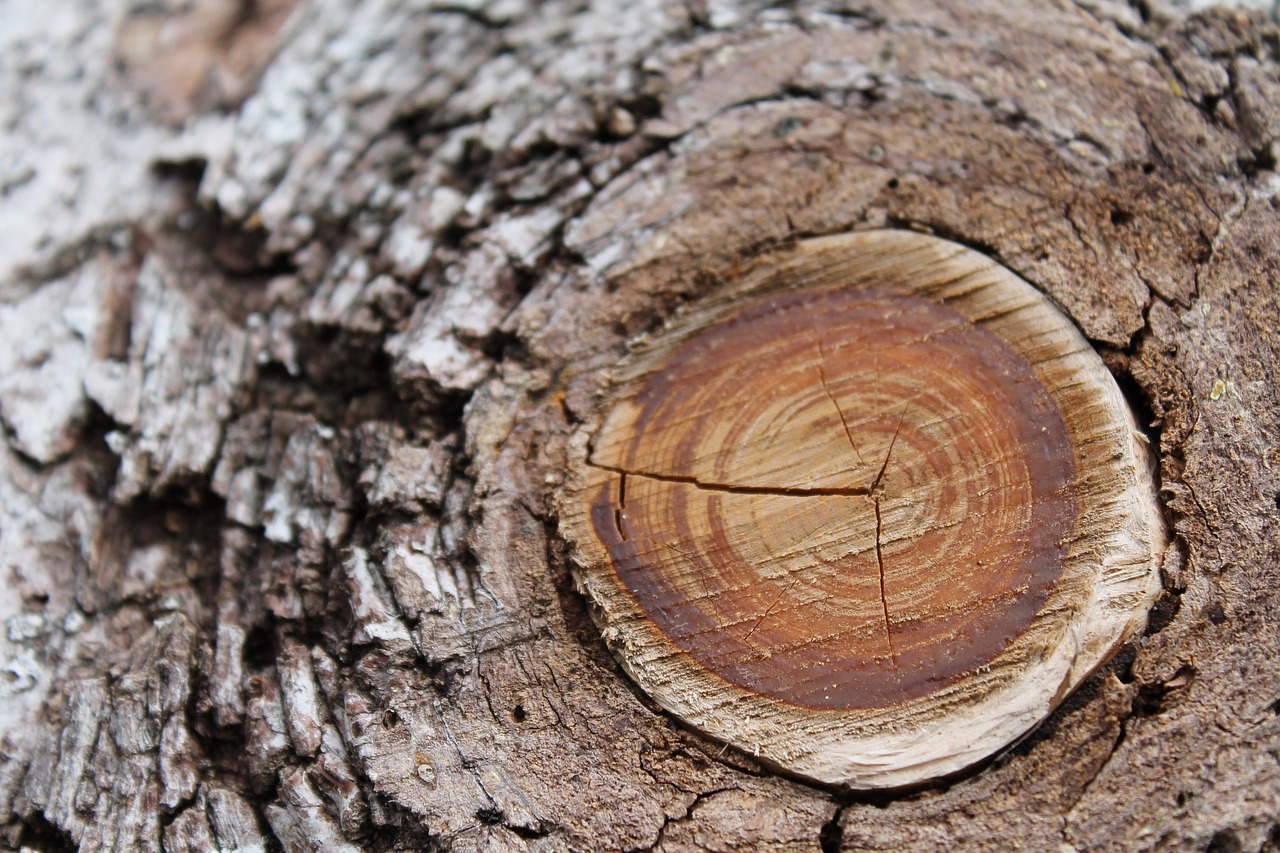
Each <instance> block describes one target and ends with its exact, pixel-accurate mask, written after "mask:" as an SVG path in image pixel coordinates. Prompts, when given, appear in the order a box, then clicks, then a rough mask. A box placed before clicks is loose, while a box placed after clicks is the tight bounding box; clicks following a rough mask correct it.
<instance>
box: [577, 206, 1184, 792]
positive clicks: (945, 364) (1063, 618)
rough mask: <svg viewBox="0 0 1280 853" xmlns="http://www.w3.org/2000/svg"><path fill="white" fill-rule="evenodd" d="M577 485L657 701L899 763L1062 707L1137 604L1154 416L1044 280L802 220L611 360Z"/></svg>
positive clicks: (967, 745)
mask: <svg viewBox="0 0 1280 853" xmlns="http://www.w3.org/2000/svg"><path fill="white" fill-rule="evenodd" d="M606 397H607V402H606V404H605V406H604V407H603V408H604V412H605V414H604V416H603V419H602V421H601V422H600V423H599V424H598V425H597V424H590V425H588V426H587V427H584V429H583V430H582V431H581V432H580V433H579V434H578V436H577V438H576V444H575V452H574V457H573V458H574V459H575V461H576V464H577V466H578V468H577V471H576V475H575V476H574V477H573V478H572V479H571V480H570V483H569V486H568V489H567V493H566V497H565V499H564V501H563V503H562V513H563V518H564V522H563V524H564V530H565V532H566V533H567V535H568V537H569V539H570V540H571V542H572V543H574V545H575V546H576V555H577V559H578V561H579V564H580V568H579V572H578V578H579V582H580V583H581V585H582V587H583V588H584V589H585V590H586V591H587V593H588V594H589V595H590V596H591V598H592V600H593V602H594V603H595V605H596V611H595V614H596V618H597V621H598V622H599V623H600V624H601V626H602V627H603V628H604V630H605V633H606V637H607V638H608V639H609V640H610V643H611V644H612V646H613V647H614V649H615V650H616V651H617V653H618V654H619V656H620V658H621V660H622V662H623V665H624V666H625V667H626V668H627V670H628V671H629V672H630V673H631V674H632V676H633V677H634V678H635V679H636V680H637V682H638V683H639V684H640V685H641V687H643V688H644V689H645V690H646V691H647V692H649V693H650V695H652V696H654V698H656V699H657V700H658V701H659V702H660V703H662V704H663V706H664V707H666V708H668V709H669V710H671V711H673V712H674V713H675V714H677V715H678V716H680V717H681V718H683V719H685V720H686V721H688V722H690V723H691V724H693V725H694V726H696V727H698V728H700V729H702V730H704V731H706V732H708V733H710V734H711V735H713V736H714V737H717V738H720V739H722V740H727V741H729V742H731V743H733V744H735V745H737V746H739V747H742V748H744V749H745V750H747V751H749V752H752V753H753V754H756V755H758V756H760V757H762V758H764V759H765V760H767V761H769V762H771V763H774V764H776V765H778V766H780V767H783V768H785V769H787V770H790V771H792V772H795V773H798V774H800V775H802V776H805V777H808V778H812V779H817V780H820V781H823V782H827V783H833V784H841V785H848V786H851V787H855V788H867V787H888V786H899V785H905V784H910V783H914V782H919V781H922V780H924V779H927V778H930V777H934V776H939V775H943V774H946V773H949V772H952V771H955V770H957V769H960V768H962V767H965V766H967V765H969V764H971V763H973V762H975V761H977V760H979V759H981V758H983V757H985V756H986V755H988V754H989V753H991V752H993V751H995V750H997V749H999V748H1000V747H1003V746H1005V745H1007V744H1008V743H1009V742H1011V741H1012V740H1014V739H1015V738H1017V737H1019V736H1021V735H1022V734H1024V733H1025V732H1026V731H1027V730H1028V729H1029V728H1031V727H1032V726H1034V725H1035V724H1036V723H1038V722H1039V721H1040V720H1041V719H1043V718H1044V717H1045V716H1047V715H1048V713H1049V712H1050V711H1052V710H1053V708H1054V707H1055V706H1056V705H1057V704H1058V703H1059V702H1060V701H1061V700H1062V699H1063V698H1064V697H1065V696H1066V695H1067V694H1068V693H1069V692H1070V691H1071V690H1072V689H1073V688H1074V687H1076V686H1077V685H1078V684H1079V683H1080V682H1081V681H1082V680H1083V679H1084V678H1085V677H1086V676H1087V675H1088V674H1089V673H1090V672H1092V671H1093V670H1094V669H1095V668H1096V667H1097V666H1098V664H1100V663H1101V662H1102V660H1103V659H1104V658H1105V657H1106V656H1107V655H1108V654H1109V653H1110V652H1111V651H1112V650H1113V649H1114V648H1115V647H1116V646H1117V645H1118V644H1119V643H1120V642H1122V641H1123V640H1125V639H1126V638H1127V637H1128V636H1130V635H1132V634H1133V633H1134V632H1135V631H1137V630H1140V629H1141V628H1142V626H1143V625H1145V623H1146V614H1147V610H1148V609H1149V608H1150V606H1151V604H1152V602H1153V601H1154V600H1155V596H1156V594H1157V592H1158V590H1159V578H1158V574H1157V571H1156V567H1157V565H1158V561H1159V558H1160V556H1161V554H1162V552H1163V549H1164V546H1165V541H1166V535H1165V532H1164V527H1163V521H1162V520H1161V518H1160V513H1159V510H1158V506H1157V503H1156V498H1155V491H1154V486H1153V485H1152V480H1151V473H1150V463H1149V460H1148V455H1147V453H1146V451H1145V449H1144V445H1143V438H1142V436H1141V435H1140V434H1139V433H1138V432H1137V431H1136V428H1135V427H1134V424H1133V419H1132V416H1131V414H1130V412H1129V409H1128V406H1127V404H1126V403H1125V401H1124V398H1123V396H1122V395H1121V394H1120V391H1119V389H1118V388H1117V387H1116V384H1115V380H1114V379H1113V378H1112V377H1111V375H1110V374H1109V373H1108V372H1107V370H1106V368H1105V367H1104V365H1103V364H1102V361H1101V359H1099V358H1098V356H1097V355H1096V353H1094V352H1093V350H1092V349H1091V348H1090V347H1089V346H1088V344H1087V342H1086V341H1085V340H1084V339H1083V337H1081V335H1080V334H1079V332H1077V331H1076V329H1075V328H1074V327H1073V326H1072V325H1071V323H1070V322H1069V321H1068V320H1067V319H1066V318H1065V317H1063V316H1062V315H1061V313H1060V312H1058V311H1057V309H1055V308H1054V307H1053V306H1052V305H1051V304H1050V303H1049V302H1048V300H1046V299H1045V298H1044V297H1043V296H1042V295H1041V294H1039V293H1037V292H1036V291H1035V290H1034V289H1033V288H1032V287H1030V285H1028V284H1026V283H1025V282H1024V281H1022V280H1020V279H1018V278H1017V277H1016V276H1014V275H1013V274H1012V273H1009V272H1008V271H1007V270H1004V269H1002V268H1000V267H999V266H997V265H995V264H994V263H991V262H990V261H989V260H987V259H985V258H983V257H982V256H981V255H979V254H978V253H976V252H974V251H972V250H968V249H965V248H963V247H960V246H957V245H955V244H950V243H947V242H945V241H942V240H939V239H937V238H934V237H928V236H924V235H920V234H914V233H911V232H895V231H872V232H864V233H854V234H849V235H839V236H833V237H826V238H819V239H814V240H808V241H804V242H801V243H799V244H798V245H796V246H795V247H793V248H791V249H787V250H783V251H781V252H779V253H777V254H776V255H773V256H769V257H766V258H764V259H761V260H759V261H758V262H757V263H756V264H755V265H754V266H753V267H752V268H751V269H750V270H749V271H748V272H746V273H745V274H744V275H743V276H742V277H741V279H740V280H739V281H737V282H731V283H728V284H726V286H725V287H724V288H722V289H719V290H716V291H713V295H712V296H711V297H709V298H708V299H706V300H704V301H703V302H700V303H698V304H696V305H695V306H693V307H692V308H690V309H689V310H688V311H685V312H684V313H682V314H681V315H679V316H678V317H677V318H675V319H674V320H673V321H672V322H671V323H670V324H669V325H668V326H667V327H666V328H664V329H663V330H662V331H660V332H658V333H656V334H654V335H653V336H652V337H651V338H650V339H648V340H646V341H644V342H643V343H642V344H641V345H640V346H639V347H638V348H637V350H636V351H635V352H634V353H633V354H632V355H631V356H630V357H629V358H628V359H627V360H626V362H625V363H624V364H623V365H622V366H621V367H619V368H618V369H617V370H616V371H615V376H614V381H613V384H612V387H611V388H610V389H609V390H608V391H607V392H606Z"/></svg>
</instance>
